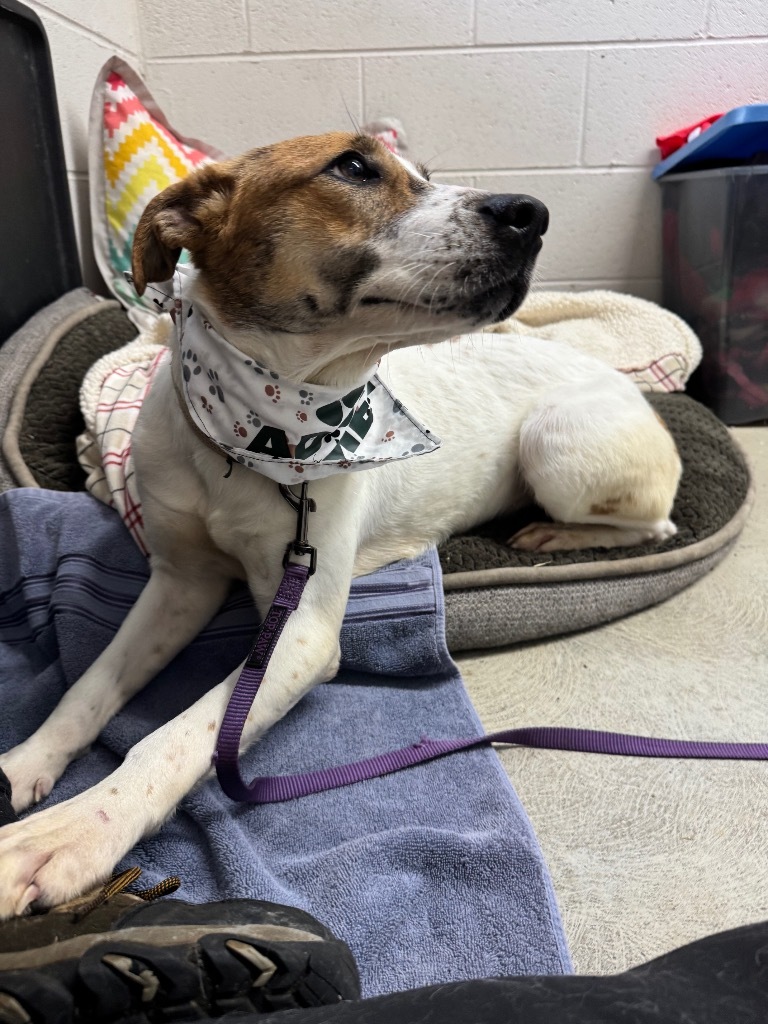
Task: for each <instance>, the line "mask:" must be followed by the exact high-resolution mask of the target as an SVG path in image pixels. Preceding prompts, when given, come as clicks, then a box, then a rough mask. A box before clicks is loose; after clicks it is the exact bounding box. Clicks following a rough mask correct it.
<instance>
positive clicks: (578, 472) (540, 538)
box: [509, 375, 681, 552]
mask: <svg viewBox="0 0 768 1024" xmlns="http://www.w3.org/2000/svg"><path fill="white" fill-rule="evenodd" d="M617 377H618V375H617ZM616 383H617V382H616V381H615V380H614V381H613V384H614V385H615V384H616ZM618 383H619V386H618V387H615V386H614V387H610V388H606V387H605V386H604V382H602V381H601V382H600V384H599V385H597V386H595V387H594V388H592V389H591V388H590V387H589V386H587V387H582V388H578V387H575V388H573V389H568V390H566V389H564V388H558V389H557V391H556V392H555V393H553V394H550V395H549V396H547V398H546V399H545V400H544V401H542V402H540V403H539V404H538V405H537V406H536V407H535V408H534V409H533V410H532V411H531V413H530V414H529V416H528V417H527V419H526V420H525V422H524V423H523V425H522V428H521V433H520V465H521V469H522V472H523V475H524V477H525V480H526V482H527V484H528V486H529V487H530V489H531V490H532V492H533V494H534V496H535V498H536V501H537V502H538V503H539V505H541V506H542V508H543V509H544V510H545V511H546V513H547V514H548V515H550V516H551V517H552V519H553V520H554V522H551V523H532V524H530V525H529V526H527V527H525V528H524V529H522V530H520V531H519V532H518V533H516V534H515V535H514V536H513V537H511V538H510V540H509V544H510V545H511V546H512V547H514V548H517V549H519V550H525V551H542V552H545V551H560V550H577V549H580V548H612V547H629V546H633V545H636V544H642V543H646V542H652V541H657V542H658V541H663V540H666V539H668V538H669V537H671V536H673V535H674V534H675V533H676V532H677V529H676V527H675V525H674V523H673V522H672V520H671V519H670V514H671V511H672V505H673V503H674V499H675V493H676V491H677V485H678V482H679V479H680V472H681V466H680V458H679V456H678V454H677V449H676V447H675V443H674V441H673V440H672V437H671V436H670V434H669V432H668V430H667V429H666V426H665V425H664V423H663V421H662V420H661V419H660V417H659V416H658V415H657V414H656V413H655V412H654V411H653V409H652V408H651V407H650V405H648V403H647V402H646V401H645V399H644V398H643V397H642V395H641V394H640V393H639V392H638V391H637V390H636V388H635V385H634V384H632V383H631V382H629V381H625V379H623V378H619V381H618ZM625 385H626V386H625Z"/></svg>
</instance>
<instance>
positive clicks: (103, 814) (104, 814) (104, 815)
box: [96, 811, 112, 825]
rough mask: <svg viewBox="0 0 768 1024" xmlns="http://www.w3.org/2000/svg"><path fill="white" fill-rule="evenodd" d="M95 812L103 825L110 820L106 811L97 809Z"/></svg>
mask: <svg viewBox="0 0 768 1024" xmlns="http://www.w3.org/2000/svg"><path fill="white" fill-rule="evenodd" d="M96 814H97V816H98V818H99V821H103V822H104V824H105V825H106V824H107V823H108V822H110V821H111V820H112V819H111V818H110V816H109V815H108V814H107V812H106V811H97V812H96Z"/></svg>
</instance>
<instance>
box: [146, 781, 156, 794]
mask: <svg viewBox="0 0 768 1024" xmlns="http://www.w3.org/2000/svg"><path fill="white" fill-rule="evenodd" d="M154 792H155V787H154V786H153V785H152V783H151V782H150V784H149V785H148V786H147V796H152V794H153V793H154Z"/></svg>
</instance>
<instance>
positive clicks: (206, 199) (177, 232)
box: [131, 164, 235, 295]
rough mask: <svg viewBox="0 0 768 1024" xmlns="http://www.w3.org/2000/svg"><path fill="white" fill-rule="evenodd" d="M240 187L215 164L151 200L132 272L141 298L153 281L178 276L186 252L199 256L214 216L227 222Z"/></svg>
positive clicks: (135, 246) (137, 236)
mask: <svg viewBox="0 0 768 1024" xmlns="http://www.w3.org/2000/svg"><path fill="white" fill-rule="evenodd" d="M234 185H235V178H234V175H233V174H232V173H231V172H230V171H229V170H228V169H225V168H224V166H222V165H220V164H210V165H208V166H207V167H203V168H201V169H200V170H199V171H195V172H194V173H193V174H190V176H189V177H188V178H184V179H183V180H182V181H177V182H176V183H175V184H173V185H169V186H168V188H166V189H164V190H163V191H162V192H161V193H160V194H159V195H157V196H155V197H154V199H152V200H151V201H150V202H149V204H148V205H147V208H146V209H145V210H144V213H143V214H142V215H141V219H140V220H139V223H138V225H137V227H136V233H135V235H134V237H133V252H132V260H131V270H132V273H133V286H134V288H135V289H136V291H137V293H138V294H139V295H143V294H144V290H145V288H146V287H147V284H148V283H149V282H150V281H167V280H168V279H169V278H170V277H171V276H172V274H173V271H174V268H175V266H176V264H177V262H178V259H179V256H180V255H181V250H182V249H189V250H190V251H191V252H192V253H193V255H194V251H195V249H196V248H197V247H199V245H200V244H201V242H202V240H203V237H204V235H205V230H206V224H207V223H208V222H209V221H210V219H211V217H212V216H213V217H216V218H217V219H218V220H219V221H220V220H221V218H222V216H223V214H224V207H225V205H226V203H227V202H228V199H229V196H230V195H231V193H232V191H233V189H234Z"/></svg>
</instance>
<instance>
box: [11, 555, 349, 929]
mask: <svg viewBox="0 0 768 1024" xmlns="http://www.w3.org/2000/svg"><path fill="white" fill-rule="evenodd" d="M352 554H353V552H352V551H350V552H349V554H348V555H347V554H346V553H345V554H344V556H343V557H339V558H337V559H335V560H334V559H333V558H332V557H330V553H329V558H328V560H327V563H326V569H325V573H323V572H322V570H319V571H318V573H317V574H316V575H315V576H313V577H312V578H311V579H310V581H309V583H308V585H307V588H306V590H305V592H304V596H303V598H302V601H301V604H300V606H299V608H298V610H297V611H295V612H294V613H293V615H292V616H291V617H290V618H289V620H288V622H287V623H286V626H285V629H284V631H283V634H282V637H281V638H280V641H279V643H278V645H277V648H276V650H275V652H274V654H273V656H272V660H271V662H270V665H269V668H268V670H267V674H266V676H265V679H264V682H263V683H262V687H261V689H260V691H259V693H258V695H257V697H256V700H255V701H254V704H253V707H252V709H251V712H250V714H249V716H248V721H247V723H246V727H245V729H244V732H243V745H244V746H247V745H248V744H249V743H251V742H253V740H255V739H257V738H258V737H259V736H261V735H263V733H264V732H266V730H267V729H268V728H269V727H270V726H271V725H273V724H274V723H275V722H276V721H277V720H278V719H280V718H282V717H283V715H285V714H286V712H287V711H288V710H289V709H290V708H291V707H292V706H293V705H294V704H295V703H296V702H297V701H298V700H299V699H300V698H301V697H302V696H303V695H304V694H305V693H306V692H307V691H308V690H310V689H311V688H312V687H313V686H314V685H315V684H316V683H318V682H321V681H324V680H327V679H329V678H332V677H333V675H334V674H335V672H336V670H337V666H338V657H339V646H338V644H339V631H340V628H341V621H342V617H343V615H344V609H345V607H346V600H347V596H348V592H349V579H350V577H351V559H352ZM347 562H349V563H350V564H349V565H347V564H346V563H347ZM328 566H333V570H332V571H331V570H330V569H329V568H328ZM345 569H349V574H347V575H346V576H344V575H340V573H341V572H344V570H345ZM262 610H263V609H262ZM238 674H239V670H237V671H235V672H234V673H232V675H230V676H229V677H228V678H227V679H226V680H225V681H224V682H223V683H220V684H219V685H218V686H216V687H214V689H212V690H211V691H210V692H209V693H207V694H206V695H205V696H204V697H202V698H201V699H200V700H199V701H197V703H196V704H194V705H193V706H192V707H191V708H190V709H189V710H188V711H185V712H184V713H183V714H181V715H179V716H178V717H177V718H175V719H173V721H171V722H169V723H168V724H167V725H164V726H162V727H161V728H160V729H158V730H157V731H156V732H154V733H152V734H151V735H150V736H148V737H146V739H144V740H142V741H141V742H140V743H139V744H137V745H136V746H135V747H134V748H133V749H132V750H131V751H129V753H128V755H127V756H126V758H125V761H124V762H123V764H122V765H121V766H120V767H119V768H118V769H117V770H116V771H114V772H113V773H112V774H111V775H110V776H108V777H107V778H106V779H104V780H103V781H102V782H100V783H98V784H97V785H96V786H94V787H92V788H91V789H89V790H88V791H87V792H85V793H82V794H80V795H79V796H76V797H73V798H72V799H71V800H67V801H66V802H65V803H62V804H59V805H57V806H56V807H51V808H49V809H47V810H43V811H40V812H38V813H36V814H33V815H31V816H30V817H28V818H26V819H24V820H23V821H20V822H16V823H14V824H12V825H7V826H6V827H5V828H3V829H2V830H0V918H3V917H9V916H12V915H14V914H21V913H23V912H24V911H25V909H26V908H27V907H28V906H29V905H30V904H31V903H32V902H33V901H36V900H38V901H40V902H41V903H43V904H46V905H53V904H57V903H60V902H62V901H65V900H67V899H70V898H72V897H73V896H74V895H76V894H78V893H82V892H85V891H87V890H88V889H89V888H90V887H91V886H93V885H95V884H96V883H98V882H100V881H101V880H103V879H104V878H106V877H107V876H108V875H109V874H110V872H111V871H112V869H113V868H114V866H115V864H116V863H117V862H118V861H119V860H120V858H121V857H123V856H124V855H125V854H126V853H127V852H128V851H129V850H130V849H131V847H132V846H133V845H134V844H135V843H137V842H138V841H139V840H140V839H141V838H142V837H143V836H145V835H147V834H148V833H150V832H152V831H154V830H155V829H157V828H158V827H159V826H160V825H161V824H162V823H163V821H164V820H165V819H166V818H167V817H168V816H169V815H170V814H171V813H172V812H173V810H174V808H175V807H176V805H177V804H178V802H179V801H180V800H181V799H182V798H183V797H184V796H185V795H186V794H187V793H188V792H189V791H190V790H191V789H192V787H193V786H195V785H196V784H197V783H198V782H199V781H200V780H201V779H202V778H203V777H204V776H205V775H206V774H207V773H208V772H209V771H210V769H211V763H212V758H213V753H214V750H215V746H216V738H217V735H218V731H219V727H220V725H221V722H222V718H223V716H224V711H225V709H226V706H227V702H228V700H229V696H230V694H231V692H232V688H233V686H234V683H235V681H236V679H237V676H238Z"/></svg>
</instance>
